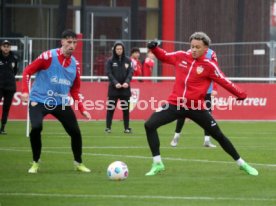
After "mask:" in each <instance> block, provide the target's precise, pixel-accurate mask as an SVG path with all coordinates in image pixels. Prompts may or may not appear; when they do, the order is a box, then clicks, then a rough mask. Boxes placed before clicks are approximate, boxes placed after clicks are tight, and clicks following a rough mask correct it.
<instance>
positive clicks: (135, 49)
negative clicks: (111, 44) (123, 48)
mask: <svg viewBox="0 0 276 206" xmlns="http://www.w3.org/2000/svg"><path fill="white" fill-rule="evenodd" d="M135 52H139V53H140V49H139V48H138V47H133V48H132V49H131V54H133V53H135Z"/></svg>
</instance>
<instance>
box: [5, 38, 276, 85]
mask: <svg viewBox="0 0 276 206" xmlns="http://www.w3.org/2000/svg"><path fill="white" fill-rule="evenodd" d="M3 39H4V38H0V41H2V40H3ZM5 39H9V40H10V41H11V42H12V47H13V50H15V52H16V53H17V55H18V56H19V73H18V74H19V75H20V74H22V71H23V69H24V68H25V67H26V65H27V64H29V63H30V62H31V61H33V60H34V59H35V58H36V57H38V56H39V55H40V54H41V53H42V52H43V51H46V50H49V49H51V48H56V47H58V46H57V45H58V44H59V39H46V38H45V39H43V38H30V37H21V38H5ZM81 41H82V45H83V48H82V49H81V50H77V51H80V53H81V54H79V53H78V54H75V55H76V56H77V55H79V56H81V57H82V59H81V60H80V59H78V60H79V62H80V65H81V68H82V75H83V76H95V78H96V79H99V78H98V76H104V75H105V63H106V61H107V59H108V58H109V57H110V56H111V54H112V52H111V49H112V46H113V43H114V41H115V40H114V39H105V40H101V39H94V40H91V39H82V40H81ZM122 41H123V42H124V44H125V48H126V51H125V52H126V54H127V55H129V53H130V50H131V48H132V47H133V46H135V47H139V48H141V51H142V52H141V58H140V60H141V62H142V61H143V60H144V58H145V57H146V53H145V52H146V51H147V49H146V44H147V42H148V40H122ZM160 43H161V45H160V46H161V47H165V46H166V47H167V48H170V46H172V47H173V48H174V51H176V50H188V49H189V43H188V42H172V41H160ZM211 48H212V49H213V50H214V51H216V53H217V57H218V62H219V65H220V68H221V70H222V71H223V72H224V73H225V74H226V76H230V77H233V78H241V77H242V78H274V77H275V73H276V65H275V60H276V51H275V49H276V43H275V41H269V42H238V43H237V42H234V43H219V44H218V43H213V44H212V45H211ZM168 52H173V51H168ZM155 61H156V68H155V69H154V72H153V76H154V77H161V76H164V70H165V69H166V68H167V67H168V65H165V64H162V63H161V62H160V61H157V60H155ZM172 71H173V70H172ZM173 75H174V74H173V72H171V74H170V75H169V76H173ZM102 80H104V79H102ZM155 80H159V79H155Z"/></svg>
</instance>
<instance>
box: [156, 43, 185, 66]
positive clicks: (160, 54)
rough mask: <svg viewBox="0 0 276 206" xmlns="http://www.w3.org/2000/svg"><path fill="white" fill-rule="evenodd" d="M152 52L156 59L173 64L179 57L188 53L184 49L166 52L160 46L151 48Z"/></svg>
mask: <svg viewBox="0 0 276 206" xmlns="http://www.w3.org/2000/svg"><path fill="white" fill-rule="evenodd" d="M151 51H152V53H153V54H154V55H155V56H156V58H157V59H159V60H160V61H162V62H163V63H167V64H172V65H175V64H176V62H177V60H178V59H179V58H182V59H183V57H185V56H186V55H187V54H188V53H187V52H185V51H176V52H170V53H169V52H166V51H165V50H164V49H161V48H160V47H155V48H154V49H151Z"/></svg>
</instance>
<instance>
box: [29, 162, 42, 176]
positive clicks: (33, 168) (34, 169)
mask: <svg viewBox="0 0 276 206" xmlns="http://www.w3.org/2000/svg"><path fill="white" fill-rule="evenodd" d="M38 169H39V163H37V162H35V161H34V162H33V163H32V166H31V168H30V169H29V170H28V173H31V174H35V173H37V171H38Z"/></svg>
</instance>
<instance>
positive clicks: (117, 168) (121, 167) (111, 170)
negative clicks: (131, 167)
mask: <svg viewBox="0 0 276 206" xmlns="http://www.w3.org/2000/svg"><path fill="white" fill-rule="evenodd" d="M107 176H108V178H109V179H111V180H124V179H126V178H127V177H128V168H127V165H126V164H125V163H124V162H122V161H115V162H112V163H111V164H110V165H109V166H108V168H107Z"/></svg>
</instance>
